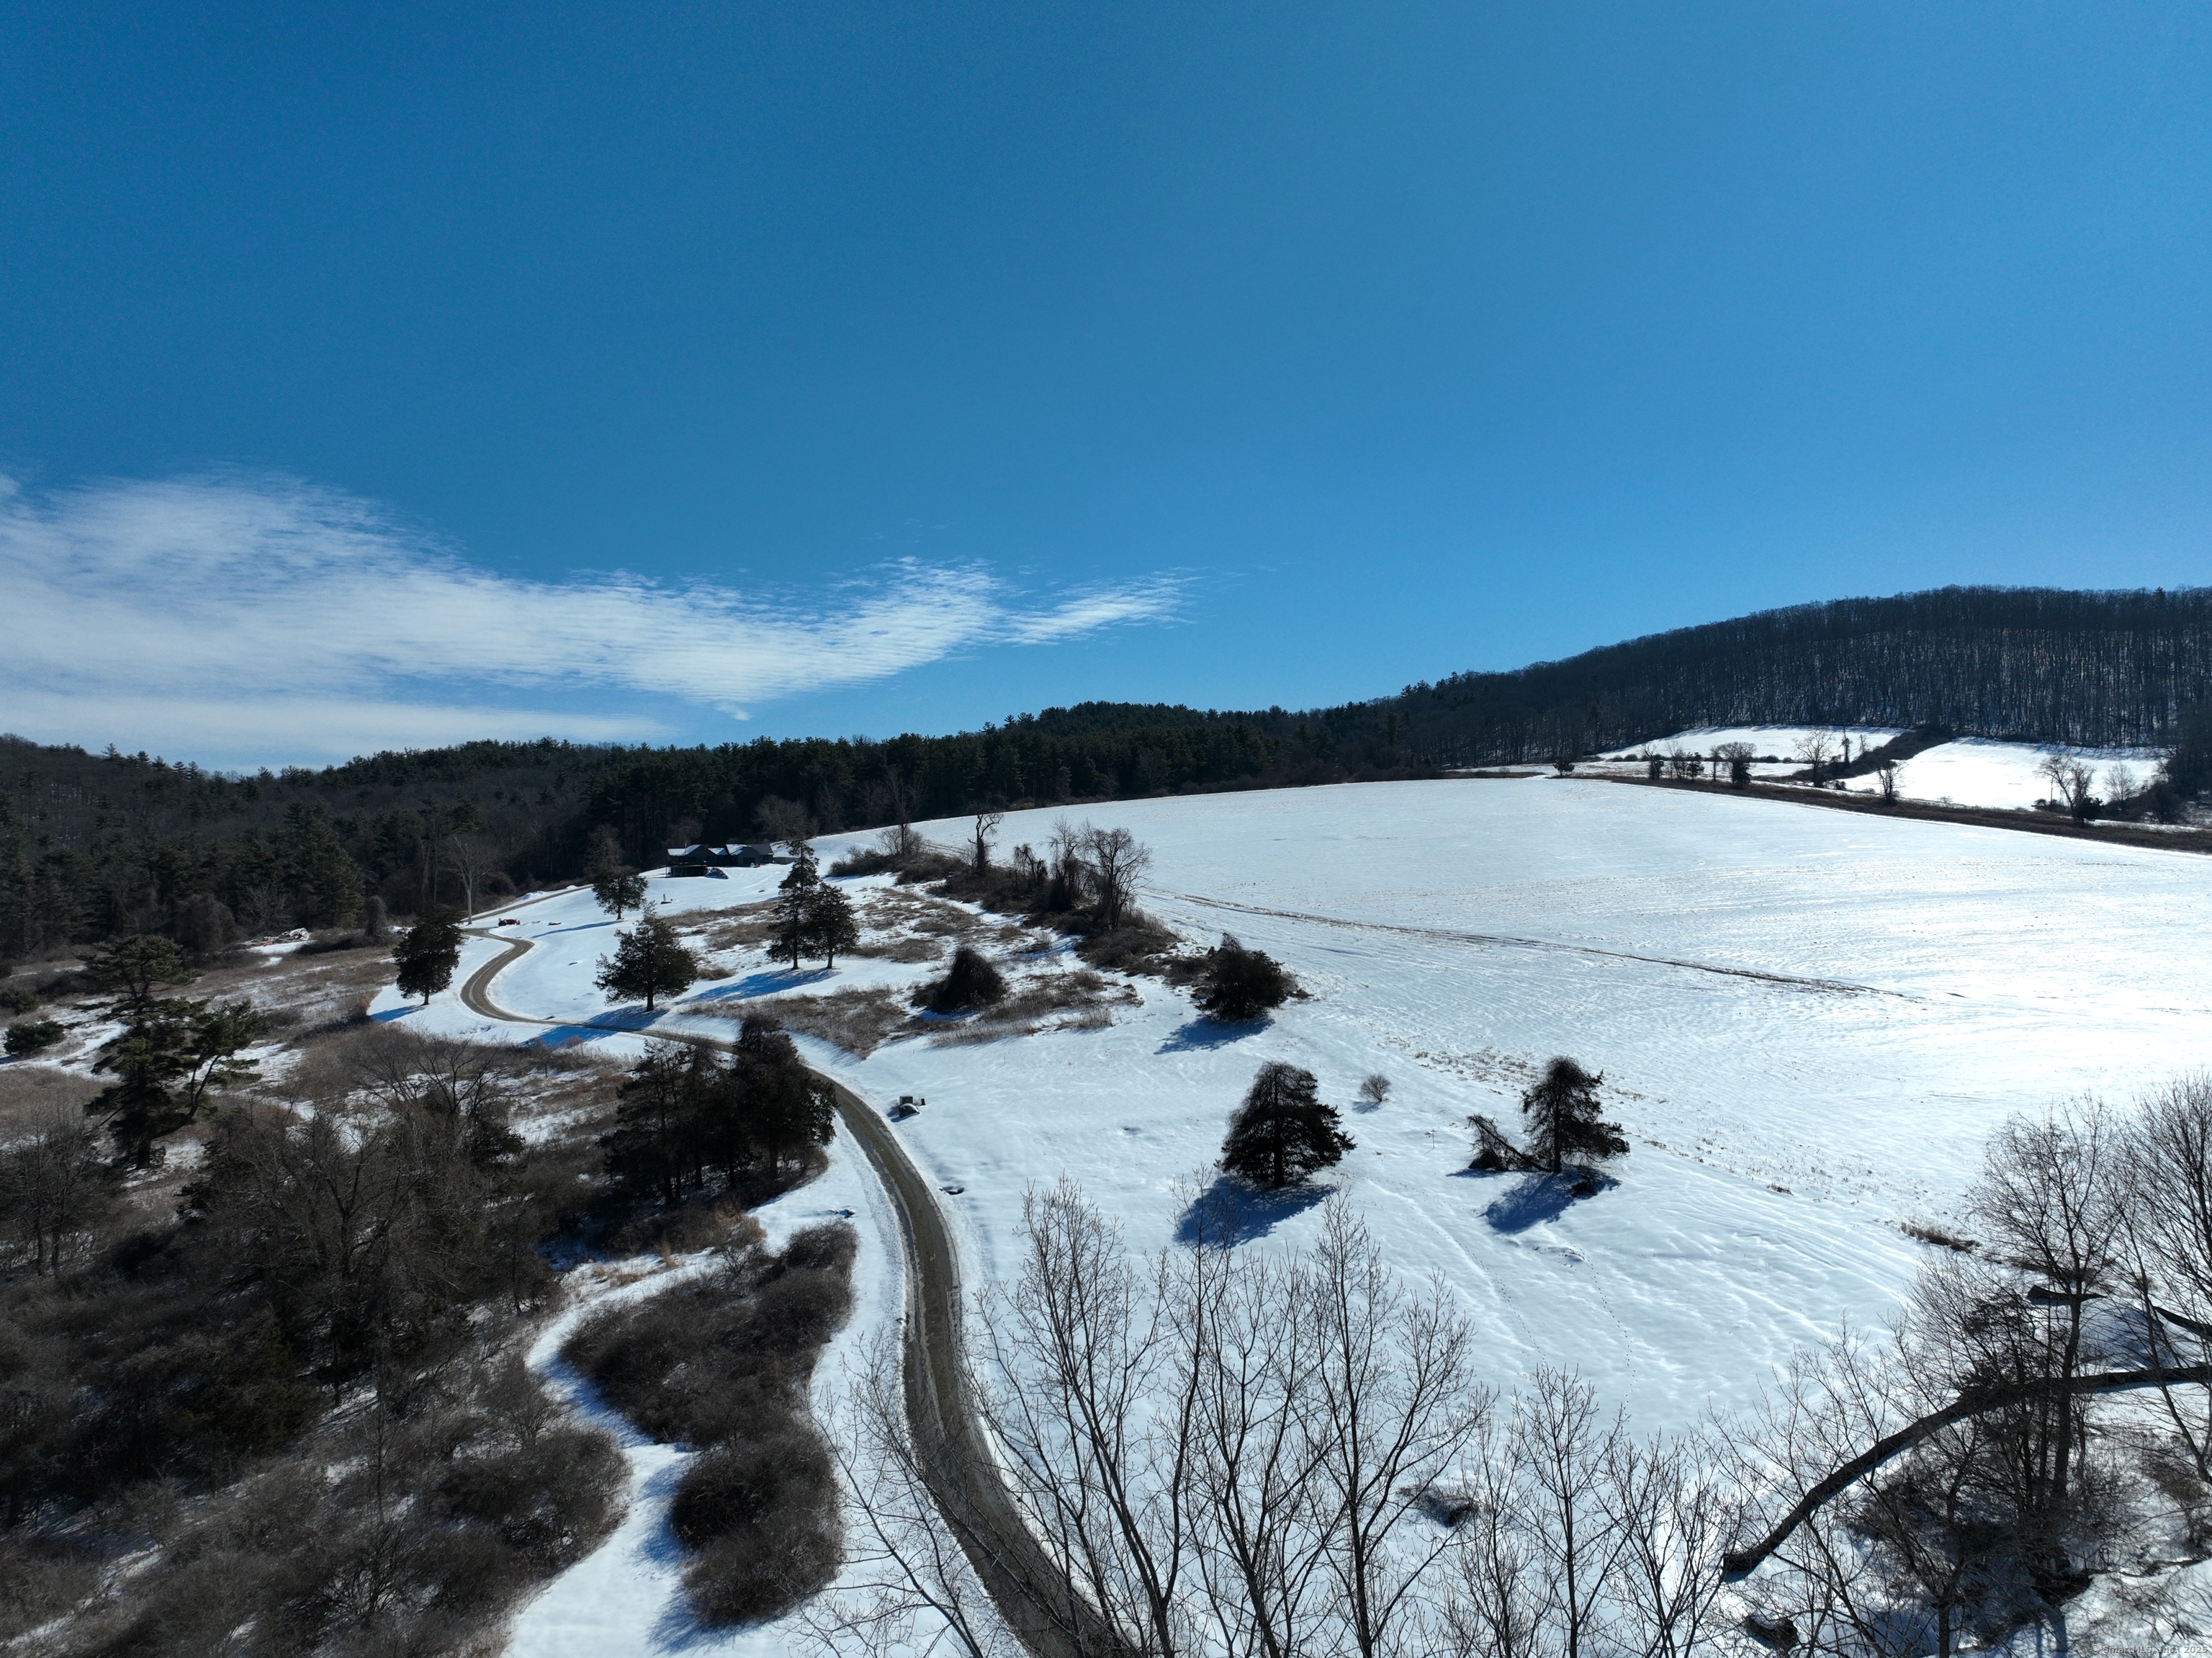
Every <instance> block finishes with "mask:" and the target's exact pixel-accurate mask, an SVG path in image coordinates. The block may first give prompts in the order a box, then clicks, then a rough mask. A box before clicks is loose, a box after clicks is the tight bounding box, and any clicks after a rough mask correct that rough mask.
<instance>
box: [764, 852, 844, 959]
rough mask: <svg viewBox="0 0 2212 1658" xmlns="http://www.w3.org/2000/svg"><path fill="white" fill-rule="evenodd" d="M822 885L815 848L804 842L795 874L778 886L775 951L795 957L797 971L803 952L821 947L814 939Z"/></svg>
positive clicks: (792, 869)
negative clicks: (817, 905)
mask: <svg viewBox="0 0 2212 1658" xmlns="http://www.w3.org/2000/svg"><path fill="white" fill-rule="evenodd" d="M821 887H822V877H821V876H820V875H818V874H817V873H816V872H815V868H814V849H813V848H812V847H811V846H809V845H807V844H805V842H804V841H802V842H800V843H799V861H798V862H797V863H793V865H792V866H791V873H790V874H789V875H786V876H785V877H784V878H783V883H782V885H781V886H780V887H777V888H776V891H777V893H779V894H780V896H779V897H778V898H777V899H776V901H775V953H776V954H778V955H780V956H781V955H788V956H789V957H790V958H791V970H792V972H798V971H799V955H800V954H801V953H802V952H804V951H806V950H810V949H813V948H818V947H817V945H816V943H815V938H814V911H815V905H816V902H817V895H818V894H819V893H820V891H821ZM848 948H850V947H849V946H848Z"/></svg>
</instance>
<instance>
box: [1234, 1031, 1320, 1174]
mask: <svg viewBox="0 0 2212 1658" xmlns="http://www.w3.org/2000/svg"><path fill="white" fill-rule="evenodd" d="M1318 1088H1319V1084H1317V1083H1316V1082H1315V1080H1314V1074H1313V1073H1312V1072H1311V1071H1310V1070H1299V1069H1298V1067H1297V1066H1296V1065H1291V1064H1285V1063H1283V1062H1282V1061H1281V1060H1279V1059H1273V1060H1269V1061H1268V1062H1267V1064H1264V1065H1262V1066H1261V1067H1260V1074H1259V1075H1258V1076H1255V1077H1254V1078H1253V1079H1252V1088H1251V1091H1250V1092H1249V1093H1248V1094H1245V1096H1244V1103H1243V1105H1242V1106H1239V1107H1238V1108H1237V1114H1236V1115H1235V1116H1233V1117H1231V1119H1229V1137H1228V1138H1227V1139H1226V1140H1225V1141H1223V1142H1222V1144H1221V1167H1223V1168H1224V1169H1225V1171H1227V1172H1228V1173H1231V1174H1235V1175H1239V1176H1241V1177H1242V1178H1243V1179H1247V1180H1250V1181H1252V1182H1253V1183H1254V1184H1255V1185H1258V1186H1267V1187H1269V1188H1271V1189H1272V1188H1277V1187H1281V1186H1289V1185H1291V1183H1292V1182H1294V1181H1297V1180H1303V1179H1306V1178H1307V1177H1308V1176H1309V1175H1311V1174H1313V1173H1316V1171H1318V1170H1321V1169H1324V1168H1327V1167H1329V1166H1330V1165H1331V1164H1333V1163H1334V1162H1336V1161H1338V1160H1339V1159H1340V1158H1341V1157H1342V1156H1343V1155H1344V1154H1345V1153H1346V1152H1347V1151H1350V1150H1351V1149H1352V1137H1350V1136H1349V1135H1347V1134H1346V1133H1345V1132H1344V1131H1343V1130H1342V1129H1341V1128H1340V1126H1339V1125H1338V1121H1337V1115H1336V1108H1335V1107H1334V1106H1326V1105H1323V1104H1322V1102H1321V1100H1320V1098H1319V1096H1318V1094H1317V1089H1318Z"/></svg>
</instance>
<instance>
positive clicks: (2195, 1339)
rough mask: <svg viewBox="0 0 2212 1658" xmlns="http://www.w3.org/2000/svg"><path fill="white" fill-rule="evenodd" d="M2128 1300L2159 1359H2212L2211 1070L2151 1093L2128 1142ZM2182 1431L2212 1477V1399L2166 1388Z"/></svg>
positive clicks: (2177, 1430)
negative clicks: (2139, 1317)
mask: <svg viewBox="0 0 2212 1658" xmlns="http://www.w3.org/2000/svg"><path fill="white" fill-rule="evenodd" d="M2122 1155H2123V1158H2124V1167H2125V1175H2124V1181H2123V1189H2124V1192H2125V1193H2126V1201H2125V1204H2124V1207H2123V1210H2122V1212H2123V1216H2124V1223H2125V1224H2124V1238H2125V1243H2126V1252H2127V1253H2126V1271H2127V1277H2128V1285H2129V1290H2130V1300H2131V1301H2133V1302H2134V1304H2135V1308H2136V1312H2137V1313H2138V1314H2139V1315H2140V1316H2141V1317H2142V1320H2143V1324H2144V1329H2145V1332H2146V1333H2147V1335H2148V1338H2149V1345H2150V1350H2151V1357H2152V1359H2153V1361H2154V1362H2157V1363H2160V1364H2164V1365H2169V1366H2179V1365H2185V1364H2203V1363H2206V1362H2212V1076H2207V1075H2205V1074H2203V1073H2202V1072H2200V1073H2198V1074H2197V1075H2196V1076H2186V1077H2184V1078H2182V1079H2181V1080H2180V1081H2179V1082H2174V1083H2172V1084H2171V1085H2170V1086H2169V1087H2167V1088H2165V1089H2163V1090H2162V1091H2160V1093H2158V1094H2154V1095H2153V1096H2152V1097H2151V1098H2150V1099H2149V1100H2147V1101H2146V1102H2145V1104H2144V1106H2143V1109H2142V1112H2141V1113H2140V1114H2139V1115H2138V1116H2137V1117H2136V1119H2135V1121H2134V1122H2133V1123H2131V1124H2130V1125H2129V1129H2128V1132H2127V1134H2126V1137H2125V1139H2124V1143H2123V1149H2122ZM2160 1392H2161V1394H2162V1396H2163V1399H2164V1401H2165V1406H2166V1415H2167V1417H2168V1419H2169V1420H2170V1421H2171V1422H2172V1425H2173V1430H2174V1435H2175V1437H2176V1438H2177V1439H2178V1440H2179V1442H2180V1444H2181V1446H2182V1447H2183V1448H2184V1450H2185V1452H2186V1454H2188V1457H2189V1460H2190V1462H2191V1466H2194V1467H2195V1469H2196V1470H2197V1478H2200V1479H2205V1480H2212V1397H2208V1396H2207V1393H2206V1391H2205V1390H2204V1389H2203V1388H2199V1387H2174V1386H2172V1385H2171V1384H2169V1385H2167V1386H2166V1387H2163V1388H2161V1390H2160Z"/></svg>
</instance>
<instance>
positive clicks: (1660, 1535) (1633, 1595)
mask: <svg viewBox="0 0 2212 1658" xmlns="http://www.w3.org/2000/svg"><path fill="white" fill-rule="evenodd" d="M1716 1465H1717V1457H1716V1456H1715V1454H1714V1453H1713V1450H1712V1448H1711V1447H1710V1446H1708V1445H1706V1444H1705V1443H1704V1442H1702V1441H1701V1440H1699V1439H1696V1438H1691V1439H1686V1440H1655V1441H1651V1442H1644V1441H1640V1440H1638V1439H1637V1438H1635V1437H1634V1436H1632V1435H1630V1434H1628V1433H1626V1432H1619V1433H1615V1434H1613V1435H1611V1436H1609V1437H1608V1439H1607V1444H1606V1448H1605V1456H1604V1458H1603V1464H1602V1466H1601V1470H1600V1472H1601V1478H1600V1480H1599V1482H1598V1488H1597V1500H1598V1505H1599V1507H1600V1508H1601V1509H1602V1510H1603V1512H1604V1515H1605V1517H1606V1520H1607V1523H1608V1524H1609V1525H1610V1527H1612V1530H1613V1536H1614V1537H1615V1538H1616V1539H1618V1549H1617V1552H1616V1554H1615V1557H1614V1571H1613V1602H1614V1605H1615V1607H1616V1609H1617V1610H1616V1614H1615V1616H1616V1620H1617V1623H1618V1624H1620V1625H1625V1627H1626V1631H1628V1632H1629V1633H1630V1635H1631V1636H1632V1639H1631V1640H1630V1641H1629V1642H1627V1643H1626V1649H1627V1650H1629V1651H1631V1652H1636V1653H1641V1654H1644V1655H1645V1658H1690V1655H1692V1654H1694V1653H1697V1652H1699V1651H1703V1650H1706V1649H1709V1648H1710V1646H1711V1642H1712V1637H1713V1636H1714V1635H1715V1634H1716V1633H1717V1632H1718V1630H1719V1626H1720V1619H1721V1609H1720V1606H1719V1604H1718V1603H1719V1600H1720V1594H1721V1587H1722V1580H1721V1570H1720V1551H1721V1544H1722V1540H1723V1537H1724V1535H1725V1534H1726V1532H1727V1529H1728V1526H1729V1515H1730V1510H1731V1509H1732V1507H1733V1503H1732V1501H1731V1495H1732V1494H1730V1493H1729V1492H1728V1491H1727V1490H1725V1487H1724V1485H1723V1482H1722V1481H1721V1480H1720V1479H1719V1478H1717V1474H1716V1472H1715V1469H1716Z"/></svg>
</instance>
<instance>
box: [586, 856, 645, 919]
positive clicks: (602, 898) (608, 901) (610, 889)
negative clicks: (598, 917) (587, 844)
mask: <svg viewBox="0 0 2212 1658" xmlns="http://www.w3.org/2000/svg"><path fill="white" fill-rule="evenodd" d="M592 897H593V898H595V899H598V900H599V908H601V909H602V910H605V911H606V912H607V913H608V914H610V915H611V916H612V917H614V918H615V919H616V920H617V921H620V920H621V919H622V918H623V911H625V910H635V909H636V908H638V907H639V906H640V905H642V904H643V903H644V902H645V877H644V876H643V875H640V874H638V872H637V871H636V870H635V869H621V868H617V869H603V870H601V871H600V872H599V874H598V875H594V876H592Z"/></svg>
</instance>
